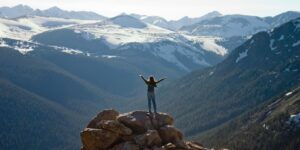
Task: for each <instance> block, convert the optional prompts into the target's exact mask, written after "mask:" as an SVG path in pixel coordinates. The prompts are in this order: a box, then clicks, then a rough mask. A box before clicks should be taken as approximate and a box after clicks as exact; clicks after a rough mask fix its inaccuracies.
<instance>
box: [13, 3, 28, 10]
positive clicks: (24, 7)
mask: <svg viewBox="0 0 300 150" xmlns="http://www.w3.org/2000/svg"><path fill="white" fill-rule="evenodd" d="M12 8H14V9H27V10H33V9H32V8H31V7H29V6H27V5H23V4H19V5H16V6H14V7H12Z"/></svg>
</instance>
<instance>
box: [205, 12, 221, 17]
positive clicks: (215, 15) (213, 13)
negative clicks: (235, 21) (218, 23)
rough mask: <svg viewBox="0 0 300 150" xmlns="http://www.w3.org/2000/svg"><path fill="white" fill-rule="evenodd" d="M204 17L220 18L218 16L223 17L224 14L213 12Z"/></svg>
mask: <svg viewBox="0 0 300 150" xmlns="http://www.w3.org/2000/svg"><path fill="white" fill-rule="evenodd" d="M204 16H207V17H218V16H222V14H221V13H220V12H218V11H212V12H209V13H207V14H205V15H204Z"/></svg>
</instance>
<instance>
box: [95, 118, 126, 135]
mask: <svg viewBox="0 0 300 150" xmlns="http://www.w3.org/2000/svg"><path fill="white" fill-rule="evenodd" d="M96 126H97V127H98V128H101V129H105V130H109V131H112V132H115V133H118V134H120V135H131V134H132V130H131V129H130V128H127V127H126V126H125V125H123V124H121V123H119V122H118V121H117V120H101V121H100V122H99V123H98V124H97V125H96Z"/></svg>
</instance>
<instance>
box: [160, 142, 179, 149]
mask: <svg viewBox="0 0 300 150" xmlns="http://www.w3.org/2000/svg"><path fill="white" fill-rule="evenodd" d="M162 149H163V150H176V149H177V147H176V145H174V144H173V143H168V144H166V145H164V146H163V147H162Z"/></svg>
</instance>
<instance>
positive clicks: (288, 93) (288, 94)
mask: <svg viewBox="0 0 300 150" xmlns="http://www.w3.org/2000/svg"><path fill="white" fill-rule="evenodd" d="M291 94H293V92H287V93H286V94H285V96H290V95H291Z"/></svg>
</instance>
